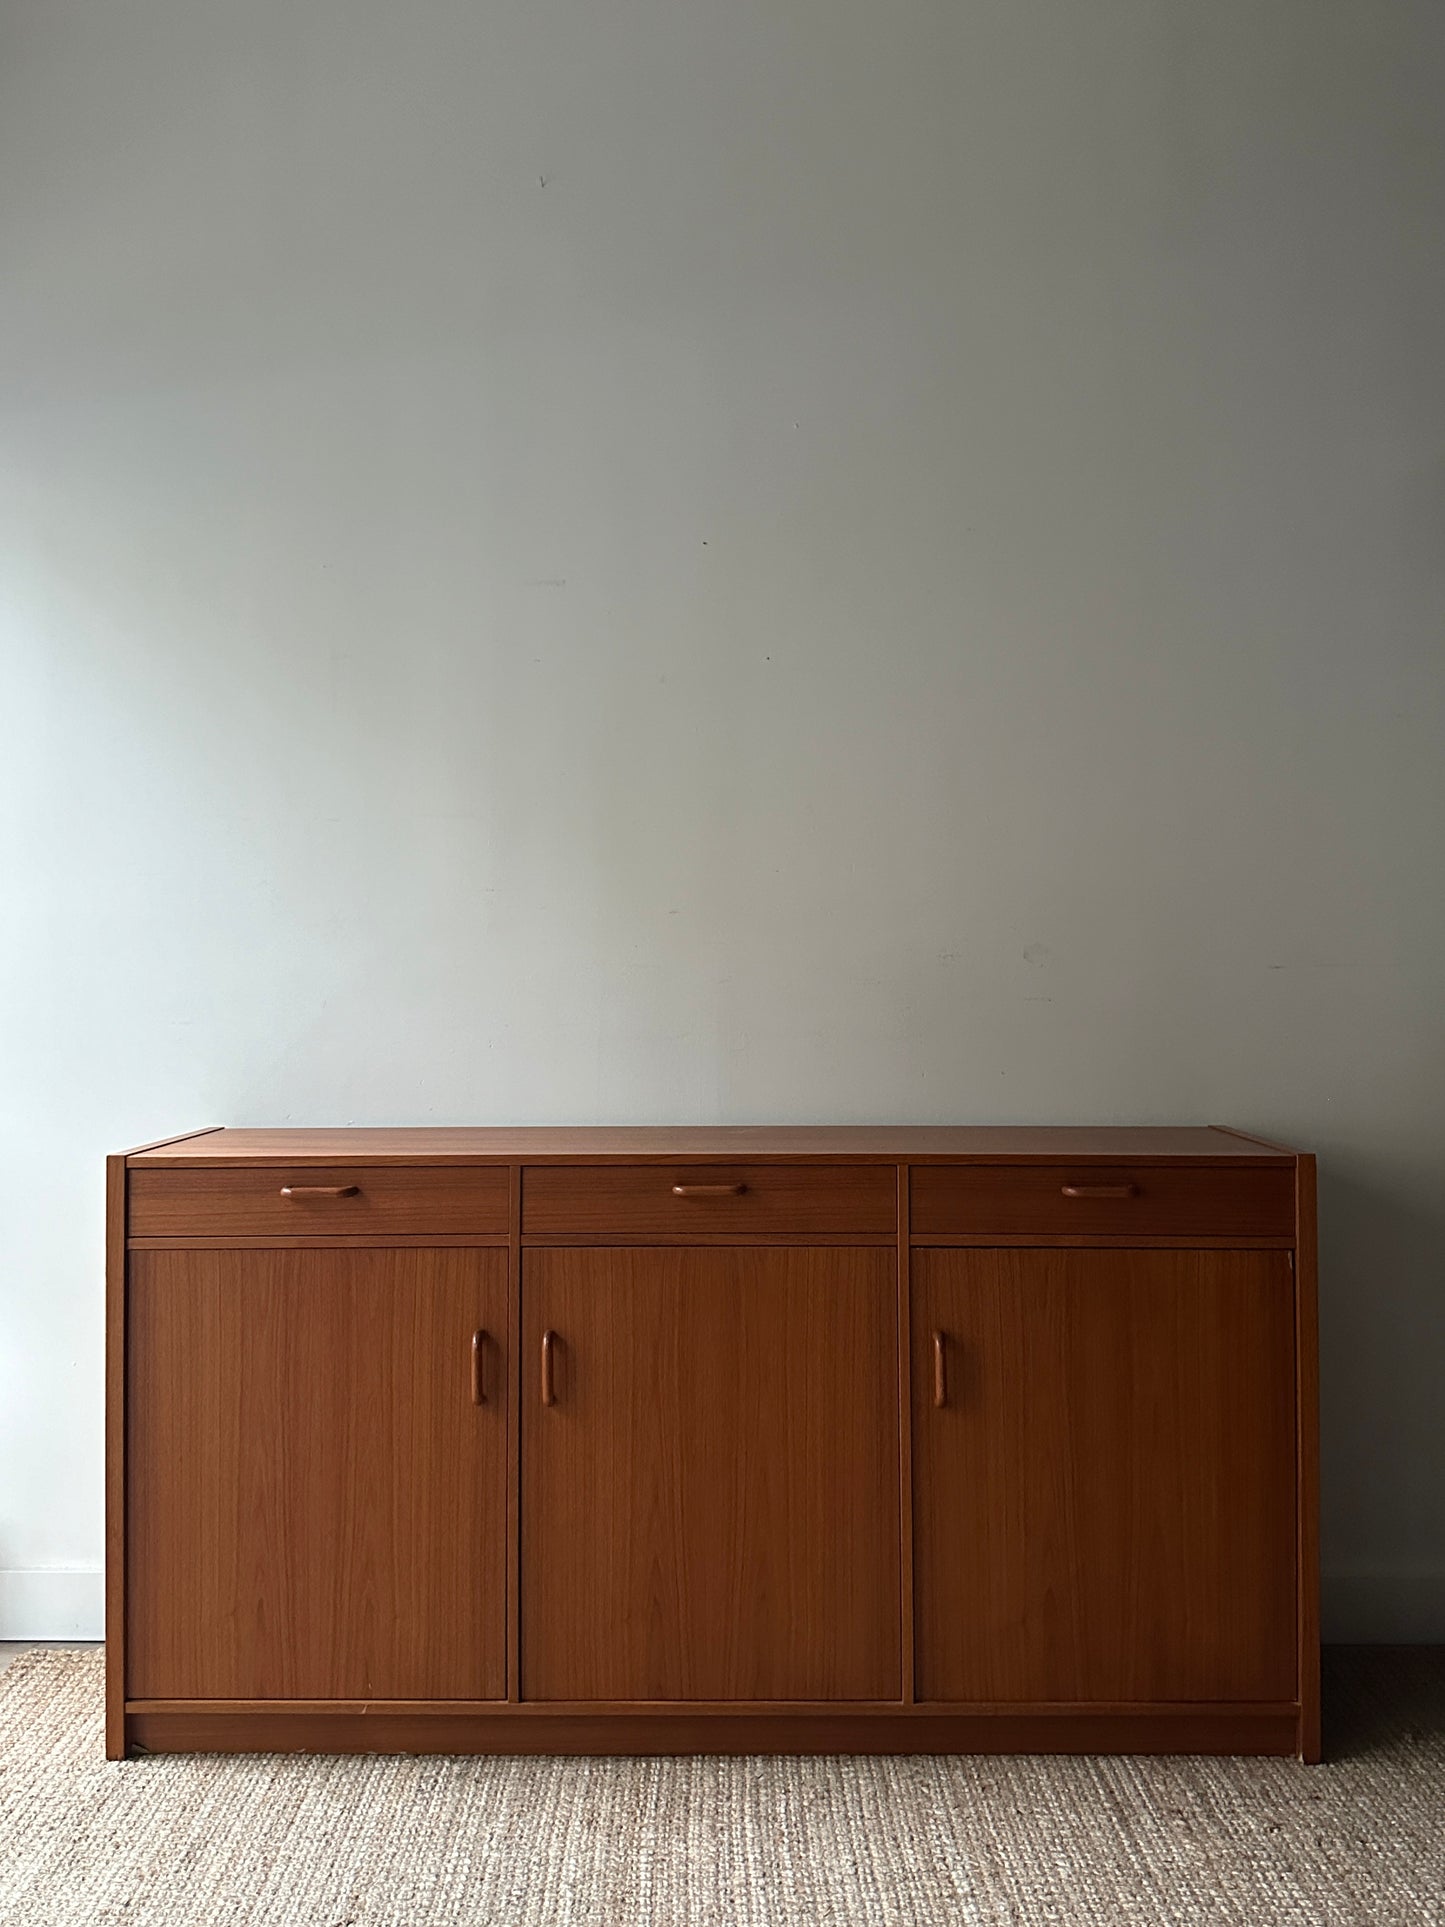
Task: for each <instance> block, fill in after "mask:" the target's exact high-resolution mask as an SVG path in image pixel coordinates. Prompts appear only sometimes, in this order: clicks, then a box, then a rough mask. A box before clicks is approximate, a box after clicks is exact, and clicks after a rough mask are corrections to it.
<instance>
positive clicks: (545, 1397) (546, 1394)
mask: <svg viewBox="0 0 1445 1927" xmlns="http://www.w3.org/2000/svg"><path fill="white" fill-rule="evenodd" d="M556 1348H557V1334H556V1332H554V1331H545V1332H543V1334H542V1403H543V1404H544V1405H555V1404H556V1403H557V1388H556V1386H555V1385H554V1384H553V1382H552V1354H553V1352H554V1351H555V1350H556Z"/></svg>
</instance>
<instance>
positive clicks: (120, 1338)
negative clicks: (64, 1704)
mask: <svg viewBox="0 0 1445 1927" xmlns="http://www.w3.org/2000/svg"><path fill="white" fill-rule="evenodd" d="M125 1266H126V1254H125V1157H124V1154H123V1153H122V1154H119V1155H117V1156H115V1157H109V1158H107V1159H106V1161H105V1753H106V1758H107V1759H110V1760H119V1759H123V1758H124V1757H125V1699H126V1692H127V1690H128V1689H127V1684H126V1677H125V1538H126V1532H125Z"/></svg>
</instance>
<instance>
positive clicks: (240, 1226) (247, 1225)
mask: <svg viewBox="0 0 1445 1927" xmlns="http://www.w3.org/2000/svg"><path fill="white" fill-rule="evenodd" d="M507 1189H508V1174H507V1172H506V1170H505V1169H504V1168H502V1167H497V1168H492V1169H489V1168H486V1167H475V1166H466V1165H456V1166H444V1165H440V1166H430V1167H427V1166H418V1165H406V1166H387V1165H373V1166H367V1165H353V1166H352V1167H351V1168H350V1169H347V1168H345V1167H342V1166H335V1167H323V1168H317V1167H316V1166H311V1167H306V1166H302V1165H297V1166H293V1167H291V1168H290V1169H289V1170H288V1169H286V1168H285V1167H284V1166H273V1167H271V1168H268V1169H266V1170H253V1171H237V1170H220V1171H132V1172H131V1173H130V1232H131V1235H132V1237H143V1238H150V1237H158V1238H167V1237H196V1238H202V1237H204V1238H252V1237H272V1236H278V1235H279V1236H291V1237H300V1238H329V1237H335V1236H338V1235H345V1234H346V1233H348V1232H364V1233H368V1234H370V1233H378V1232H380V1233H386V1232H393V1231H396V1232H401V1231H405V1232H432V1233H442V1232H450V1233H458V1232H482V1233H505V1232H506V1229H507ZM288 1193H289V1195H288Z"/></svg>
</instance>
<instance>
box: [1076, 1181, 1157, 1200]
mask: <svg viewBox="0 0 1445 1927" xmlns="http://www.w3.org/2000/svg"><path fill="white" fill-rule="evenodd" d="M1063 1193H1064V1196H1065V1197H1066V1198H1137V1197H1138V1195H1139V1187H1138V1185H1137V1184H1066V1185H1065V1186H1064V1187H1063Z"/></svg>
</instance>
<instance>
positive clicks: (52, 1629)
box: [0, 1566, 1445, 1646]
mask: <svg viewBox="0 0 1445 1927" xmlns="http://www.w3.org/2000/svg"><path fill="white" fill-rule="evenodd" d="M1322 1591H1323V1602H1322V1615H1323V1620H1324V1635H1325V1638H1326V1639H1327V1640H1334V1641H1340V1642H1342V1643H1345V1644H1355V1643H1359V1644H1362V1645H1391V1644H1396V1643H1398V1644H1400V1645H1404V1646H1416V1645H1433V1644H1436V1643H1438V1642H1445V1566H1417V1567H1409V1568H1401V1569H1397V1570H1395V1571H1380V1570H1375V1571H1369V1572H1328V1573H1326V1574H1325V1576H1324V1582H1323V1588H1322ZM104 1629H105V1581H104V1576H103V1574H102V1573H101V1572H100V1570H99V1569H98V1568H97V1567H93V1566H83V1567H75V1568H69V1569H61V1570H45V1571H29V1572H24V1571H21V1572H3V1571H0V1639H100V1638H103V1637H104Z"/></svg>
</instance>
